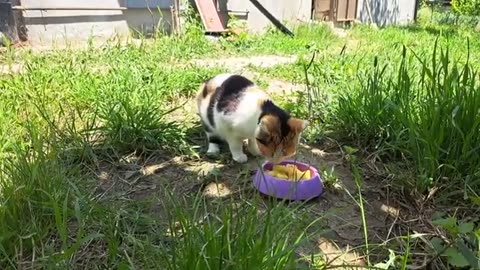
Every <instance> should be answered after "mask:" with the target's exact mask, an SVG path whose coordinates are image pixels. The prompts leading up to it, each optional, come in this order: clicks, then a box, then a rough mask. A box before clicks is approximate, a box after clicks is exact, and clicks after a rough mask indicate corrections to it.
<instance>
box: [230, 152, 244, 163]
mask: <svg viewBox="0 0 480 270" xmlns="http://www.w3.org/2000/svg"><path fill="white" fill-rule="evenodd" d="M232 158H233V160H235V161H236V162H238V163H245V162H247V160H248V157H247V155H245V154H243V153H242V154H239V155H235V156H232Z"/></svg>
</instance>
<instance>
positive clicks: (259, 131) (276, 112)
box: [196, 74, 309, 163]
mask: <svg viewBox="0 0 480 270" xmlns="http://www.w3.org/2000/svg"><path fill="white" fill-rule="evenodd" d="M196 100H197V109H198V114H199V116H200V119H201V122H202V125H203V127H204V129H205V133H206V134H207V138H208V150H207V155H216V154H218V153H219V151H220V148H219V144H221V143H222V142H224V141H226V142H227V143H228V146H229V148H230V152H231V154H232V158H233V159H234V160H235V161H237V162H239V163H244V162H246V161H247V160H248V158H247V155H245V153H244V152H243V141H244V140H245V139H248V150H249V152H250V153H252V154H253V155H257V156H258V155H261V156H264V157H265V158H267V159H268V160H271V161H273V162H275V163H279V162H281V161H282V160H284V159H286V158H288V157H291V156H293V155H294V154H295V153H296V150H297V144H298V142H299V140H300V136H301V133H302V132H303V130H304V129H305V128H306V127H307V126H308V124H309V122H308V121H306V120H301V119H298V118H293V117H290V115H289V114H288V113H287V112H285V111H284V110H283V109H281V108H279V107H278V106H276V105H275V104H274V103H273V101H272V100H271V99H270V97H269V96H268V95H267V93H266V92H265V91H263V90H262V89H260V88H259V87H258V86H257V85H255V84H254V83H253V82H252V81H250V80H249V79H247V78H245V77H243V76H240V75H233V74H220V75H217V76H215V77H213V78H210V79H208V80H207V81H205V82H204V83H203V84H202V85H201V87H200V90H199V92H198V94H197V97H196Z"/></svg>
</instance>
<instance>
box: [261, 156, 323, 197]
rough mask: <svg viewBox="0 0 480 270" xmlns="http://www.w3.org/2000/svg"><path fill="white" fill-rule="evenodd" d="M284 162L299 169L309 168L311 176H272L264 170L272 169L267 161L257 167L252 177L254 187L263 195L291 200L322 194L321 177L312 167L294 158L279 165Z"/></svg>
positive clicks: (271, 165)
mask: <svg viewBox="0 0 480 270" xmlns="http://www.w3.org/2000/svg"><path fill="white" fill-rule="evenodd" d="M285 164H295V166H297V168H298V169H299V170H301V171H306V170H307V169H309V170H310V173H311V175H312V178H310V179H306V180H301V181H288V180H284V179H280V178H276V177H273V176H271V175H269V174H268V173H267V172H266V171H267V170H272V169H273V164H272V163H271V162H268V161H267V162H265V163H263V165H262V168H261V169H258V171H257V173H256V174H255V177H254V179H253V184H254V185H255V187H256V188H257V189H258V190H259V191H260V192H261V193H263V194H265V195H268V196H272V197H276V198H279V199H287V200H292V201H297V200H310V199H313V198H315V197H318V196H320V195H322V192H323V183H322V179H321V178H320V175H319V174H318V171H317V170H316V169H315V168H314V167H312V166H310V165H308V164H305V163H302V162H298V161H294V160H285V161H283V162H281V163H280V165H285Z"/></svg>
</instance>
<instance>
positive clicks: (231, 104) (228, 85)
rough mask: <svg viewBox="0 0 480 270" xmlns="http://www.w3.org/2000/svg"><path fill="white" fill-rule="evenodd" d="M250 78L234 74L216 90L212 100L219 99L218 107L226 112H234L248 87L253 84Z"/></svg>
mask: <svg viewBox="0 0 480 270" xmlns="http://www.w3.org/2000/svg"><path fill="white" fill-rule="evenodd" d="M253 85H254V83H253V82H252V81H250V80H249V79H247V78H245V77H243V76H240V75H232V76H230V77H229V78H228V79H226V80H225V81H224V82H223V83H222V85H220V87H219V88H218V89H217V91H216V92H215V94H214V96H213V98H212V100H211V101H210V102H214V101H217V109H218V110H219V111H221V112H224V113H230V112H234V111H235V110H236V109H237V106H238V104H239V103H240V99H241V97H242V95H243V93H244V91H245V89H246V88H248V87H251V86H253Z"/></svg>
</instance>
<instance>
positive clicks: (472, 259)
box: [457, 239, 480, 269]
mask: <svg viewBox="0 0 480 270" xmlns="http://www.w3.org/2000/svg"><path fill="white" fill-rule="evenodd" d="M457 246H458V249H459V250H460V253H461V254H462V255H463V257H464V258H465V259H466V260H467V261H468V263H469V264H470V266H471V267H473V268H474V269H478V268H480V260H479V259H478V258H477V256H476V255H475V253H474V252H473V251H472V250H470V248H468V247H467V246H466V245H465V243H463V241H462V240H461V239H458V240H457Z"/></svg>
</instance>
